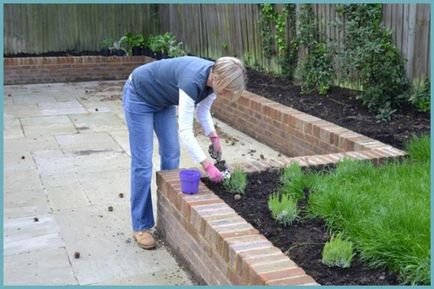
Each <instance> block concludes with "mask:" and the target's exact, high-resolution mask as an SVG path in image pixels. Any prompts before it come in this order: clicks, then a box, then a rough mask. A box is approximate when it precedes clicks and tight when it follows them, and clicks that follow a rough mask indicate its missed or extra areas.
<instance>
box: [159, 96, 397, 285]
mask: <svg viewBox="0 0 434 289" xmlns="http://www.w3.org/2000/svg"><path fill="white" fill-rule="evenodd" d="M213 110H214V111H215V115H216V116H217V117H218V118H219V119H221V120H223V121H225V122H227V123H229V124H230V125H231V126H233V127H235V128H237V129H238V130H240V131H243V132H245V133H247V134H249V135H251V136H252V137H254V138H256V139H258V140H259V141H261V142H264V143H266V144H268V145H270V146H271V147H273V148H274V149H276V150H278V151H281V152H283V153H285V154H290V155H291V154H292V155H294V154H297V155H299V154H300V153H298V152H300V151H301V154H307V155H302V156H300V155H299V156H296V157H286V156H285V157H280V158H277V159H269V160H268V159H266V158H264V159H262V160H258V161H251V162H248V163H247V162H246V163H238V164H230V165H231V167H232V168H234V167H240V168H242V169H243V170H244V171H245V172H247V173H251V172H260V171H263V170H266V169H280V168H283V167H285V166H287V165H289V164H290V163H293V162H296V163H298V164H299V165H300V166H301V167H322V166H329V165H335V164H336V163H337V162H339V161H340V160H342V159H344V158H349V159H357V160H368V161H372V162H373V163H375V164H379V163H382V162H384V161H385V160H387V159H400V158H402V157H404V156H405V155H406V153H405V152H404V151H401V150H399V149H396V148H394V147H392V146H390V145H386V144H384V143H381V142H379V141H376V140H374V139H371V138H368V137H366V136H363V135H361V134H358V133H355V132H353V131H350V130H348V129H345V128H343V127H340V126H337V125H335V124H333V123H330V122H327V121H324V120H322V119H319V118H317V117H314V116H311V115H308V114H306V113H303V112H300V111H297V110H295V109H293V108H289V107H286V106H284V105H282V104H279V103H276V102H274V101H271V100H268V99H266V98H264V97H261V96H259V95H256V94H253V93H250V92H248V91H246V92H244V93H243V95H242V96H241V98H240V99H239V100H238V102H236V103H229V102H228V101H227V100H225V99H220V100H217V101H216V103H215V104H214V105H213ZM157 195H158V209H157V210H158V220H157V228H158V231H159V233H160V234H161V235H162V237H163V238H164V239H165V240H166V242H167V244H168V245H169V246H170V247H171V248H172V251H173V252H174V254H175V256H176V257H177V258H178V259H180V260H181V261H182V263H183V264H185V265H186V267H187V268H188V269H189V270H190V272H191V273H192V274H193V275H194V276H195V278H196V279H197V280H198V282H200V283H201V284H207V285H228V284H230V285H319V284H317V283H316V281H315V280H314V279H313V278H312V277H311V276H309V275H307V274H306V272H305V271H304V270H303V269H302V268H300V267H298V266H297V264H295V263H294V262H293V261H292V260H291V259H290V258H289V257H288V256H287V255H285V254H283V253H282V251H281V250H279V249H278V248H276V247H274V246H273V245H272V244H271V242H270V241H268V240H267V239H266V238H265V237H264V236H263V235H261V234H260V233H259V232H258V230H256V229H255V228H253V226H252V225H250V224H249V223H247V222H246V221H245V220H244V219H243V218H242V217H240V216H239V215H238V214H237V213H236V212H235V211H234V210H233V209H232V208H230V207H229V205H227V204H226V203H225V202H224V201H223V200H222V199H220V198H219V197H218V196H217V195H215V194H214V193H213V192H211V191H210V190H209V189H208V188H207V187H206V186H205V185H204V184H203V183H202V182H201V183H200V185H199V193H198V194H196V195H186V194H184V193H182V191H181V185H180V181H179V170H173V171H160V172H157Z"/></svg>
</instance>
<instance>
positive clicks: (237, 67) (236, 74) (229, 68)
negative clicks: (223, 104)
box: [212, 56, 247, 95]
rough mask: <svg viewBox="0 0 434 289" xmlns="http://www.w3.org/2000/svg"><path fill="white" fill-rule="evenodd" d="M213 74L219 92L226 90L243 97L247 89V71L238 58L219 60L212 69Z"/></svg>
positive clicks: (222, 58)
mask: <svg viewBox="0 0 434 289" xmlns="http://www.w3.org/2000/svg"><path fill="white" fill-rule="evenodd" d="M212 74H213V77H214V81H215V83H216V87H215V89H216V90H217V91H222V90H223V89H225V90H229V91H231V92H232V93H233V94H234V95H241V93H242V92H243V91H244V90H245V89H246V81H247V76H246V69H245V67H244V65H243V63H242V62H241V61H240V60H239V59H238V58H235V57H229V56H225V57H220V58H218V59H217V60H216V62H215V63H214V65H213V67H212Z"/></svg>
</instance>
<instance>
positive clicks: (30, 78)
mask: <svg viewBox="0 0 434 289" xmlns="http://www.w3.org/2000/svg"><path fill="white" fill-rule="evenodd" d="M153 60H154V59H153V58H150V57H147V56H61V57H6V58H5V59H4V62H3V70H4V84H5V85H11V84H30V83H50V82H75V81H92V80H117V79H127V78H128V75H130V73H131V72H132V71H133V69H134V68H136V67H138V66H140V65H142V64H145V63H148V62H151V61H153Z"/></svg>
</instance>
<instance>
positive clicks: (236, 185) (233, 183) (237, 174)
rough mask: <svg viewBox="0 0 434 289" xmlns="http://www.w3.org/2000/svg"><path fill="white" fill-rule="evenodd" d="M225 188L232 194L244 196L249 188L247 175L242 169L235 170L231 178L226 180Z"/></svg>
mask: <svg viewBox="0 0 434 289" xmlns="http://www.w3.org/2000/svg"><path fill="white" fill-rule="evenodd" d="M223 186H224V187H225V189H226V190H228V191H229V192H231V193H234V194H244V193H245V191H246V186H247V174H246V173H245V172H244V171H243V170H242V169H241V168H235V170H234V171H233V172H231V177H230V178H228V179H225V180H224V182H223Z"/></svg>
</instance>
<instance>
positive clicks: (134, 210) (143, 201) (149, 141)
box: [123, 81, 180, 232]
mask: <svg viewBox="0 0 434 289" xmlns="http://www.w3.org/2000/svg"><path fill="white" fill-rule="evenodd" d="M131 94H135V92H134V88H133V86H132V85H131V82H130V81H127V83H126V84H125V86H124V96H123V97H124V99H123V101H124V103H125V102H126V101H129V99H130V96H131ZM133 98H134V97H133ZM128 106H129V109H128V110H127V109H125V105H124V113H125V119H126V122H127V126H128V132H129V141H130V150H131V199H130V201H131V219H132V226H133V230H134V231H135V232H138V231H142V230H145V229H150V228H152V227H153V226H154V224H155V222H154V215H153V208H152V199H151V177H152V155H153V136H154V135H153V133H154V131H155V133H156V135H157V138H158V143H159V153H160V157H161V168H160V169H161V170H170V169H176V168H178V167H179V156H180V152H179V139H178V125H177V117H176V107H175V106H170V107H167V108H157V107H154V106H152V105H145V106H144V104H143V103H140V109H138V111H135V112H131V110H134V104H132V103H131V102H130V103H129V105H128Z"/></svg>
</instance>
